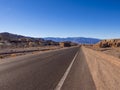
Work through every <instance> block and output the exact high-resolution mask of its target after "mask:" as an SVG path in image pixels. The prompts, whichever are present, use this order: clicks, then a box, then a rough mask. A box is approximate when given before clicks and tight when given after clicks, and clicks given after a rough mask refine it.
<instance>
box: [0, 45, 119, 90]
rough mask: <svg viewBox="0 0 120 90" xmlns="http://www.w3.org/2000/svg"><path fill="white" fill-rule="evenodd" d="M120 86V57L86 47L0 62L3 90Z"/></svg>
mask: <svg viewBox="0 0 120 90" xmlns="http://www.w3.org/2000/svg"><path fill="white" fill-rule="evenodd" d="M72 62H73V63H72ZM70 65H71V67H70ZM69 67H70V68H69ZM68 69H69V71H68ZM67 71H68V73H67V74H66V72H67ZM65 75H66V77H64V76H65ZM61 81H62V84H61ZM59 84H60V85H61V86H59ZM57 86H59V88H57ZM119 87H120V62H119V59H117V58H114V57H110V56H109V55H105V54H103V53H100V52H97V51H94V50H91V49H88V48H85V47H81V48H80V47H72V48H66V49H60V50H56V51H50V52H46V53H42V54H37V55H33V56H29V57H26V58H19V60H18V59H16V60H11V61H9V62H5V63H1V64H0V90H119Z"/></svg>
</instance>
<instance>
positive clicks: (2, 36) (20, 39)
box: [0, 32, 58, 48]
mask: <svg viewBox="0 0 120 90" xmlns="http://www.w3.org/2000/svg"><path fill="white" fill-rule="evenodd" d="M46 45H58V42H55V41H52V40H44V39H42V38H33V37H26V36H22V35H16V34H11V33H7V32H4V33H0V48H6V47H35V46H46Z"/></svg>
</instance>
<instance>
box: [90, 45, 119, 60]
mask: <svg viewBox="0 0 120 90" xmlns="http://www.w3.org/2000/svg"><path fill="white" fill-rule="evenodd" d="M89 48H91V49H93V50H96V51H100V52H103V53H105V54H108V55H111V56H114V57H117V58H119V59H120V47H114V48H113V47H111V48H94V47H89Z"/></svg>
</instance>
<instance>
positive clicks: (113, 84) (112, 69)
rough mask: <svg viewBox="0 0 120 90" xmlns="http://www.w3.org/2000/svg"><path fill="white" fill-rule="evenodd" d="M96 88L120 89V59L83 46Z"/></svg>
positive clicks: (105, 89) (101, 89) (104, 89)
mask: <svg viewBox="0 0 120 90" xmlns="http://www.w3.org/2000/svg"><path fill="white" fill-rule="evenodd" d="M82 49H83V52H84V54H85V57H86V61H87V63H88V67H89V69H90V72H91V74H92V77H93V80H94V82H95V86H96V89H97V90H120V89H119V87H120V59H119V58H116V57H114V56H111V55H109V54H105V53H103V52H100V51H95V50H92V49H89V48H85V47H83V48H82Z"/></svg>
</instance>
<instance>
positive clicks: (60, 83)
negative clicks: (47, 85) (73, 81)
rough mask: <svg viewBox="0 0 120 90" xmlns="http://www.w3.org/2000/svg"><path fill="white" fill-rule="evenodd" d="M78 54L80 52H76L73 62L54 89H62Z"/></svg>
mask: <svg viewBox="0 0 120 90" xmlns="http://www.w3.org/2000/svg"><path fill="white" fill-rule="evenodd" d="M77 55H78V52H77V53H76V54H75V57H74V58H73V60H72V62H71V63H70V65H69V67H68V68H67V70H66V72H65V73H64V75H63V77H62V78H61V80H60V81H59V83H58V85H57V86H56V88H55V89H54V90H61V88H62V85H63V83H64V81H65V79H66V78H67V76H68V73H69V72H70V69H71V67H72V65H73V63H74V61H75V59H76V57H77Z"/></svg>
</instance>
